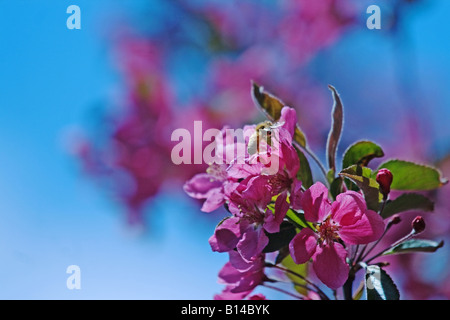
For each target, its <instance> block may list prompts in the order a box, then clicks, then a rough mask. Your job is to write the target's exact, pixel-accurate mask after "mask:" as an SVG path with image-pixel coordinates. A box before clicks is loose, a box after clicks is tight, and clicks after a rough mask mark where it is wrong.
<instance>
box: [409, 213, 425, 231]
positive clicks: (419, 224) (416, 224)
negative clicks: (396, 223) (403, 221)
mask: <svg viewBox="0 0 450 320" xmlns="http://www.w3.org/2000/svg"><path fill="white" fill-rule="evenodd" d="M411 224H412V227H413V230H414V233H415V234H418V233H421V232H422V231H423V230H425V226H426V225H425V220H424V219H423V218H422V217H421V216H417V217H415V218H414V220H413V221H412V223H411Z"/></svg>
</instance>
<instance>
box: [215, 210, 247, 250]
mask: <svg viewBox="0 0 450 320" xmlns="http://www.w3.org/2000/svg"><path fill="white" fill-rule="evenodd" d="M243 227H244V226H243V224H242V223H239V218H236V217H230V218H228V219H225V220H224V221H223V222H222V223H221V224H220V225H219V226H217V228H216V230H215V231H214V234H213V235H212V236H211V238H209V244H210V245H211V249H212V250H213V251H216V252H228V251H231V250H234V249H235V248H236V245H237V243H238V241H239V239H240V238H241V236H242V230H243Z"/></svg>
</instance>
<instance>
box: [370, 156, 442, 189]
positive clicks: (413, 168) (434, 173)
mask: <svg viewBox="0 0 450 320" xmlns="http://www.w3.org/2000/svg"><path fill="white" fill-rule="evenodd" d="M382 168H386V169H388V170H390V171H391V172H392V175H393V177H394V180H393V181H392V184H391V189H394V190H433V189H436V188H439V187H442V186H443V185H444V184H446V183H447V182H448V180H447V179H443V178H442V177H441V174H440V172H439V171H438V170H437V169H436V168H433V167H429V166H424V165H420V164H417V163H413V162H408V161H403V160H390V161H387V162H385V163H383V164H382V165H380V167H379V168H378V169H382Z"/></svg>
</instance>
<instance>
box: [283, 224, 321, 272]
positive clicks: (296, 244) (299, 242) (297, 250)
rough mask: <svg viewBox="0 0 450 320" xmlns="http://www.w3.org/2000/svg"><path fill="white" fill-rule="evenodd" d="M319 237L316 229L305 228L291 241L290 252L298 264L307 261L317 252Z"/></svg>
mask: <svg viewBox="0 0 450 320" xmlns="http://www.w3.org/2000/svg"><path fill="white" fill-rule="evenodd" d="M316 248H317V237H316V234H315V233H314V231H312V230H311V229H309V228H304V229H302V231H300V233H298V234H297V235H296V236H295V237H294V238H293V239H292V240H291V242H290V243H289V252H290V254H291V256H292V259H293V260H294V262H295V263H296V264H302V263H305V262H307V261H308V260H309V259H310V258H311V257H312V256H313V254H314V253H315V251H316Z"/></svg>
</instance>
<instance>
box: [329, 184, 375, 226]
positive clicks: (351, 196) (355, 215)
mask: <svg viewBox="0 0 450 320" xmlns="http://www.w3.org/2000/svg"><path fill="white" fill-rule="evenodd" d="M366 211H367V205H366V202H365V200H364V198H363V196H362V195H361V194H360V193H357V192H355V191H346V192H344V193H341V194H339V195H338V196H337V197H336V201H334V202H333V205H332V206H331V217H332V219H333V220H334V221H336V222H337V223H339V225H341V226H344V225H348V226H351V225H353V224H355V223H356V222H357V221H358V220H359V219H361V217H362V216H363V215H364V213H365V212H366Z"/></svg>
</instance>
